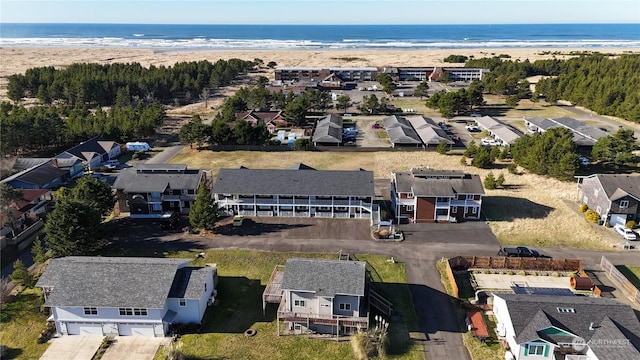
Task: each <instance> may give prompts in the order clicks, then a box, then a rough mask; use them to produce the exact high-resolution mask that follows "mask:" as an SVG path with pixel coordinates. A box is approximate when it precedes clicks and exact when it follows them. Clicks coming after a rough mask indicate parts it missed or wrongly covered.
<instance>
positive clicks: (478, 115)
mask: <svg viewBox="0 0 640 360" xmlns="http://www.w3.org/2000/svg"><path fill="white" fill-rule="evenodd" d="M471 117H482V115H480V114H478V113H473V114H471Z"/></svg>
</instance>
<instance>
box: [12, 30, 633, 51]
mask: <svg viewBox="0 0 640 360" xmlns="http://www.w3.org/2000/svg"><path fill="white" fill-rule="evenodd" d="M132 36H133V38H122V37H103V38H65V37H59V38H0V46H43V47H48V46H50V47H60V46H71V47H74V46H76V47H87V46H89V47H132V48H150V49H256V50H259V49H465V48H467V49H471V48H600V47H609V48H612V47H614V48H640V40H607V39H600V40H568V41H565V40H536V41H521V40H513V41H510V40H506V41H505V40H500V41H476V40H468V39H467V40H459V41H424V40H403V41H396V40H391V39H379V40H364V39H343V40H341V41H338V42H321V41H312V40H274V39H251V40H246V39H207V38H202V37H196V38H192V39H152V38H147V37H146V36H144V34H133V35H132Z"/></svg>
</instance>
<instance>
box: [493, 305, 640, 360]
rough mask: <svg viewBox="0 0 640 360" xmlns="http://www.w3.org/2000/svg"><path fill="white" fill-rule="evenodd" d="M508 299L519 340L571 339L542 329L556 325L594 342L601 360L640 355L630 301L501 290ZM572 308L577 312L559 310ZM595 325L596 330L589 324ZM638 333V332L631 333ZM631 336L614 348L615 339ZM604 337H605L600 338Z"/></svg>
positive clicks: (637, 328) (639, 329)
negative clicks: (627, 340) (511, 293)
mask: <svg viewBox="0 0 640 360" xmlns="http://www.w3.org/2000/svg"><path fill="white" fill-rule="evenodd" d="M496 296H498V297H500V298H502V299H504V300H505V301H506V303H507V308H508V309H509V315H510V317H511V322H512V324H513V329H514V331H515V336H516V342H518V343H524V342H526V341H531V340H535V339H538V338H540V339H544V340H546V341H549V342H552V343H558V342H569V343H570V342H571V340H572V337H568V336H563V335H546V334H544V333H543V332H541V330H543V329H545V328H548V327H551V326H553V327H556V328H558V329H561V330H563V331H566V332H567V333H570V334H573V335H575V336H579V337H581V338H583V339H584V340H585V341H587V342H589V341H590V340H591V343H594V344H595V345H596V346H592V347H591V349H592V350H593V351H594V353H595V354H596V355H597V356H598V359H601V360H613V359H640V352H639V351H638V349H639V348H640V343H639V338H638V334H640V321H638V318H637V317H636V314H635V312H634V311H633V309H632V308H631V307H629V306H628V305H625V304H622V303H619V302H617V301H615V300H613V299H605V298H593V297H581V296H573V297H567V296H545V295H510V294H497V295H496ZM558 308H571V309H573V310H574V311H575V312H559V311H558ZM592 325H593V329H594V330H590V329H589V328H590V327H591V326H592ZM631 334H635V335H631ZM622 339H629V340H630V342H629V343H626V342H622V341H620V342H621V343H623V345H624V346H616V347H615V349H612V348H611V347H610V346H598V345H599V344H601V343H604V344H603V345H610V342H611V341H614V340H618V341H619V340H622ZM597 340H603V341H597Z"/></svg>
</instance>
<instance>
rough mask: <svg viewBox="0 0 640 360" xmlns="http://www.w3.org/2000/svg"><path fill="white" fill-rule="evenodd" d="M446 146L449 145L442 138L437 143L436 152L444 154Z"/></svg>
mask: <svg viewBox="0 0 640 360" xmlns="http://www.w3.org/2000/svg"><path fill="white" fill-rule="evenodd" d="M448 148H449V145H447V142H446V141H444V140H442V141H440V143H438V149H437V150H436V151H438V154H446V153H447V150H448Z"/></svg>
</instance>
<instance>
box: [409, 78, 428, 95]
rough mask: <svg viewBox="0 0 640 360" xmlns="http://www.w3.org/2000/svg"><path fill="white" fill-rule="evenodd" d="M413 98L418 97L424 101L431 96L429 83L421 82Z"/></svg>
mask: <svg viewBox="0 0 640 360" xmlns="http://www.w3.org/2000/svg"><path fill="white" fill-rule="evenodd" d="M413 96H417V97H419V98H420V100H422V98H423V97H427V96H429V83H428V82H427V81H421V82H420V83H419V84H418V85H417V86H416V89H415V90H414V92H413Z"/></svg>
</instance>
